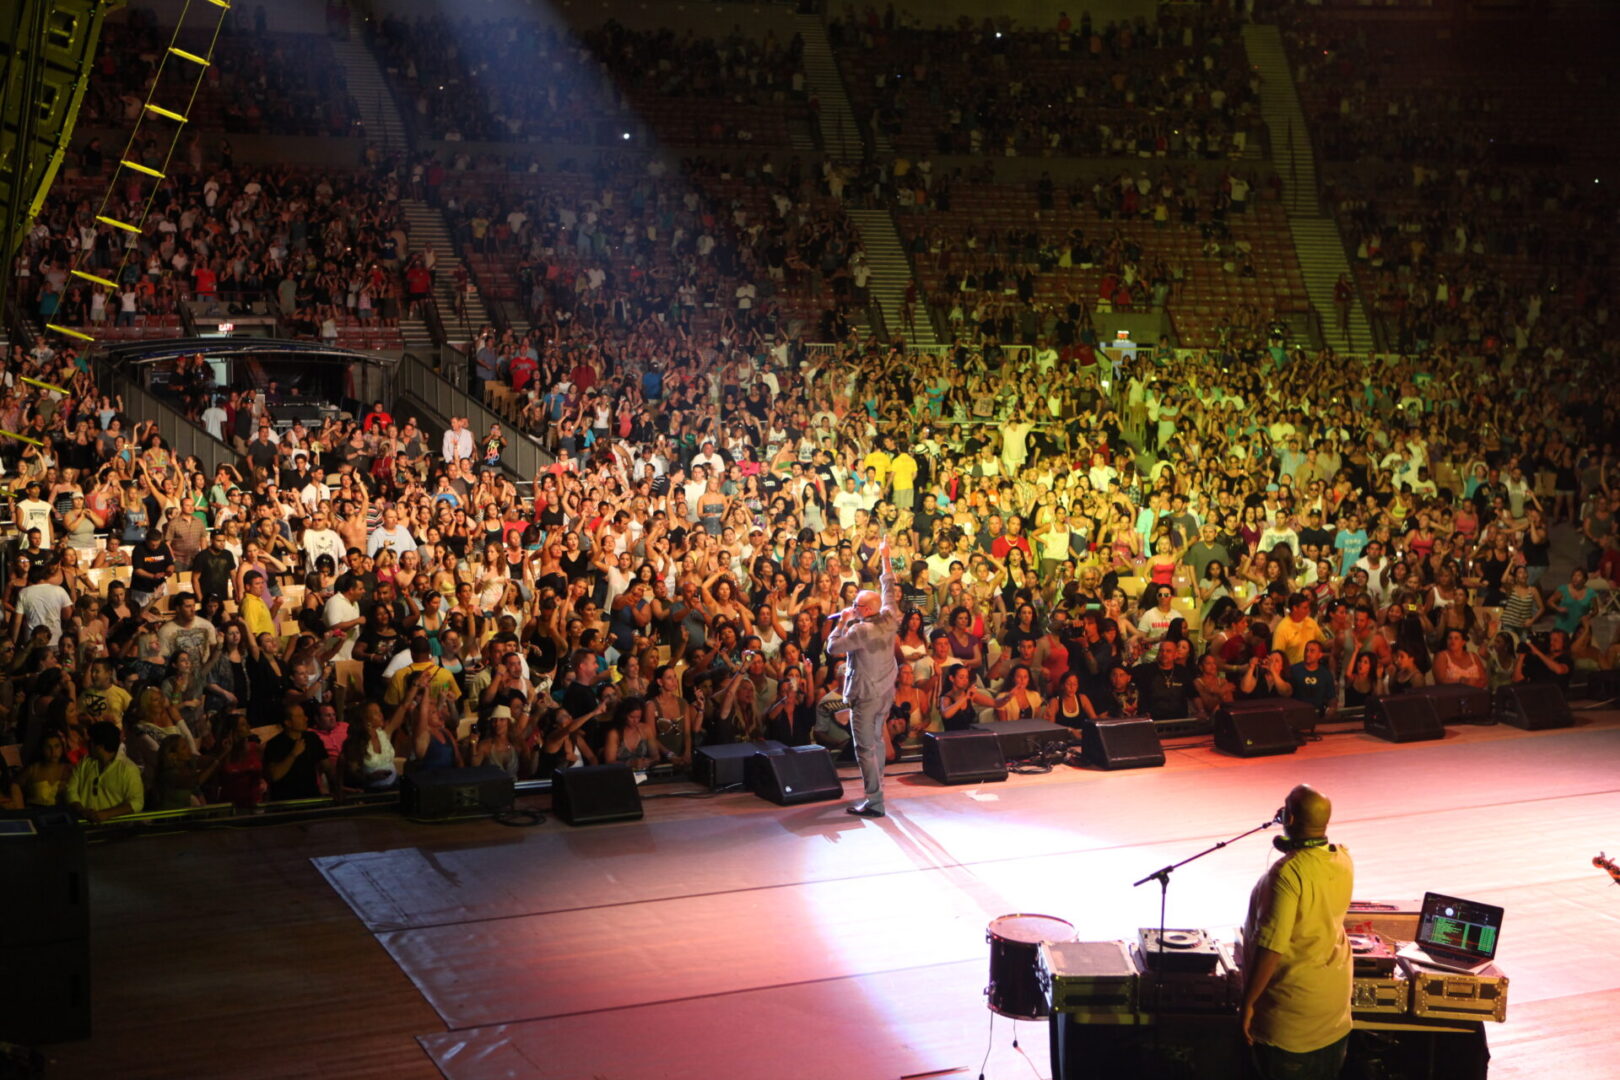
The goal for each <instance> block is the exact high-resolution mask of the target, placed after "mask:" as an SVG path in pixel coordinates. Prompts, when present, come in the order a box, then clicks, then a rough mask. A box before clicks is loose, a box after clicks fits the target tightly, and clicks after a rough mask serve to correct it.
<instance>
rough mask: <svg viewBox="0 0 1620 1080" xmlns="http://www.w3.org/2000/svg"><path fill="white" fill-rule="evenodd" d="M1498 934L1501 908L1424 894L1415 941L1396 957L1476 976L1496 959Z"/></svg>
mask: <svg viewBox="0 0 1620 1080" xmlns="http://www.w3.org/2000/svg"><path fill="white" fill-rule="evenodd" d="M1501 931H1502V909H1501V908H1499V907H1496V906H1495V905H1493V904H1482V903H1479V902H1478V901H1475V900H1462V899H1459V898H1458V897H1455V896H1444V895H1442V894H1440V893H1424V894H1423V907H1422V908H1421V909H1420V911H1419V912H1418V930H1417V940H1416V941H1413V942H1411V943H1410V944H1407V945H1404V946H1402V947H1401V949H1400V950H1399V952H1397V953H1396V955H1397V956H1403V957H1405V958H1407V959H1408V960H1412V961H1415V962H1417V963H1419V964H1422V965H1424V966H1425V967H1433V968H1439V969H1441V970H1442V971H1461V972H1465V973H1467V974H1470V975H1477V974H1479V973H1480V972H1482V971H1484V970H1485V969H1486V968H1487V967H1489V966H1490V964H1491V962H1492V961H1493V960H1495V959H1496V944H1497V940H1498V939H1499V938H1500V937H1501Z"/></svg>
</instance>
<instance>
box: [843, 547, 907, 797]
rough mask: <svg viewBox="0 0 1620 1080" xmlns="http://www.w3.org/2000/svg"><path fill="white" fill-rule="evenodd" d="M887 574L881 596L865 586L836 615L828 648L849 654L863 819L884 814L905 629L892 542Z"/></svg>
mask: <svg viewBox="0 0 1620 1080" xmlns="http://www.w3.org/2000/svg"><path fill="white" fill-rule="evenodd" d="M878 558H879V559H881V560H882V563H883V574H882V577H881V578H879V580H878V583H879V585H880V586H881V587H882V589H883V593H882V596H881V597H880V596H879V595H878V594H877V593H875V592H873V591H872V590H871V589H863V590H861V592H859V593H858V594H856V596H855V604H854V606H853V607H849V608H845V609H844V610H843V611H841V612H839V613H838V614H837V615H836V616H834V618H835V619H836V620H837V623H836V625H834V627H833V630H832V633H831V634H829V635H828V636H827V652H828V654H829V655H832V656H843V657H847V658H848V662H847V663H846V664H845V666H844V700H846V701H848V702H849V707H850V724H849V727H850V731H851V732H852V733H853V734H854V736H855V759H856V760H857V761H859V762H860V765H861V780H862V781H863V782H864V784H865V786H866V795H865V797H864V798H863V799H862V800H861V801H860V802H858V803H855V804H854V805H853V806H849V807H846V808H845V809H846V810H848V812H849V813H851V814H855V815H858V816H859V817H874V818H879V817H882V816H883V756H884V754H883V722H884V721H885V720H887V719H888V717H889V709H890V707H891V706H893V705H894V683H895V676H896V674H897V672H896V667H895V659H894V639H895V637H896V636H897V635H898V634H899V632H900V583H899V582H898V581H896V580H895V577H894V564H893V563H892V562H891V561H890V558H889V541H888V540H887V539H886V538H885V539H884V541H883V543H882V544H881V545H879V546H878Z"/></svg>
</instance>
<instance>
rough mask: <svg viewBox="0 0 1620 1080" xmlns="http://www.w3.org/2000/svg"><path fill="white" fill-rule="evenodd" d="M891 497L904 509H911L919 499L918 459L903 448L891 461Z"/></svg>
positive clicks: (895, 503)
mask: <svg viewBox="0 0 1620 1080" xmlns="http://www.w3.org/2000/svg"><path fill="white" fill-rule="evenodd" d="M889 482H890V499H891V501H892V502H893V503H894V505H896V506H898V507H899V508H900V509H902V510H910V509H911V508H912V506H913V505H914V504H915V503H916V501H917V459H916V458H914V457H912V456H911V452H910V451H908V450H901V451H900V452H899V453H898V454H896V455H894V457H893V459H892V460H890V462H889Z"/></svg>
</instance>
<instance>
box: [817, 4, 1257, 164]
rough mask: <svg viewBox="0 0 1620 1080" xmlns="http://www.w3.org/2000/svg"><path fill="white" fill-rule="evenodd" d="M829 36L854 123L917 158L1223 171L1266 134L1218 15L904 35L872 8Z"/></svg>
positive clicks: (1225, 21) (1248, 79)
mask: <svg viewBox="0 0 1620 1080" xmlns="http://www.w3.org/2000/svg"><path fill="white" fill-rule="evenodd" d="M828 37H829V39H830V40H831V42H832V44H833V46H834V48H835V50H837V51H838V53H839V59H840V64H841V65H842V66H843V70H844V72H845V82H846V85H847V86H848V87H849V89H850V94H851V99H852V104H853V105H854V106H855V108H856V110H857V112H858V114H859V116H860V119H861V120H863V121H866V122H867V123H868V124H869V125H870V129H871V130H872V131H874V132H878V133H881V134H882V135H883V136H885V137H886V138H888V139H889V140H890V141H891V142H892V143H893V145H894V146H895V147H896V148H897V149H899V150H900V151H902V152H904V153H908V154H912V155H916V154H926V153H934V154H973V155H980V154H990V155H994V156H1009V157H1010V156H1034V157H1043V156H1044V157H1136V156H1139V155H1140V156H1150V157H1172V158H1225V157H1236V156H1241V155H1242V154H1243V152H1244V150H1245V149H1246V148H1247V147H1248V146H1249V145H1250V141H1251V131H1253V130H1254V129H1255V128H1257V127H1258V125H1259V82H1258V77H1257V76H1255V75H1254V74H1253V72H1252V71H1250V69H1249V68H1248V66H1247V65H1246V64H1245V63H1243V62H1242V58H1243V47H1242V35H1241V24H1240V21H1239V20H1238V19H1237V18H1235V17H1234V16H1233V15H1232V14H1231V13H1230V11H1228V10H1226V9H1224V8H1217V7H1200V8H1198V9H1196V12H1192V13H1189V12H1181V13H1177V12H1173V11H1172V10H1171V9H1170V8H1169V7H1164V8H1161V11H1160V13H1159V14H1158V15H1157V16H1156V17H1155V18H1153V19H1148V18H1145V17H1138V18H1137V19H1135V20H1132V21H1129V22H1123V23H1114V22H1108V23H1098V24H1095V25H1094V24H1093V22H1092V18H1091V14H1090V12H1083V13H1082V14H1081V16H1080V19H1079V21H1078V22H1075V21H1073V20H1071V19H1070V18H1069V17H1068V16H1067V14H1064V15H1062V16H1061V17H1060V18H1059V20H1058V21H1057V23H1056V24H1055V25H1054V26H1052V27H1051V28H1049V29H1023V28H1014V27H1013V26H1011V25H1004V24H998V23H996V22H993V21H992V20H990V19H988V18H987V19H984V20H983V21H982V22H974V21H973V20H970V19H967V18H966V17H964V18H963V19H962V20H961V21H960V23H959V24H958V25H957V26H955V27H937V28H935V27H927V28H925V27H921V26H908V25H904V20H901V19H897V18H896V16H895V13H894V9H893V7H892V6H891V7H890V8H889V9H888V11H887V12H886V13H885V14H884V15H882V16H880V15H879V14H878V13H877V11H876V10H875V9H874V8H870V7H869V8H867V9H866V10H865V12H864V13H863V14H861V15H859V16H858V15H856V13H855V12H854V10H853V9H848V10H847V11H846V13H845V15H844V17H843V18H842V19H838V20H832V21H829V23H828Z"/></svg>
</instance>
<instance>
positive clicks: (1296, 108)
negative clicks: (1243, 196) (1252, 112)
mask: <svg viewBox="0 0 1620 1080" xmlns="http://www.w3.org/2000/svg"><path fill="white" fill-rule="evenodd" d="M1243 48H1244V50H1245V51H1246V52H1247V53H1248V54H1249V63H1251V64H1253V65H1254V67H1255V69H1256V70H1257V71H1259V73H1260V79H1261V83H1260V115H1261V116H1262V117H1264V119H1265V121H1266V126H1267V127H1268V128H1270V129H1271V161H1272V164H1273V165H1275V166H1276V167H1277V173H1278V175H1279V176H1281V177H1282V182H1283V203H1284V205H1285V206H1286V207H1287V208H1288V212H1289V213H1290V214H1293V213H1311V214H1314V213H1316V212H1317V211H1318V206H1317V195H1316V192H1317V188H1316V155H1315V154H1313V153H1312V152H1311V135H1310V128H1309V127H1307V126H1306V124H1305V111H1304V109H1302V108H1301V107H1300V104H1299V94H1298V93H1297V92H1296V91H1295V89H1294V75H1293V72H1292V70H1291V69H1290V68H1289V66H1288V54H1287V53H1286V52H1285V51H1284V50H1283V42H1282V34H1281V33H1280V32H1279V31H1278V30H1277V28H1276V27H1275V26H1263V25H1261V24H1259V23H1245V24H1244V26H1243Z"/></svg>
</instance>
